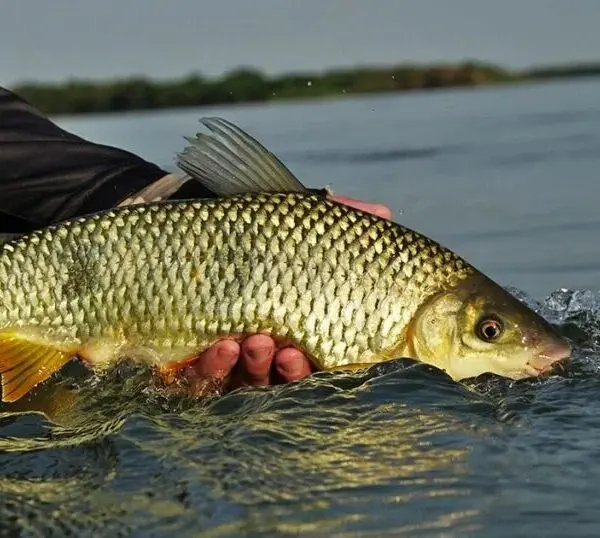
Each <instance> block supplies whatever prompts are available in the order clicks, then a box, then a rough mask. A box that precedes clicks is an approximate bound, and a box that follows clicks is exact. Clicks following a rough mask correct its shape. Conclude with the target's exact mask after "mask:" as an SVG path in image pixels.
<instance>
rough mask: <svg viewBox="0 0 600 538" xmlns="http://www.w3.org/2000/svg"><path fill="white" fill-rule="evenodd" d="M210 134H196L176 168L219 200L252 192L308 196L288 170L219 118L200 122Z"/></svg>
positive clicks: (179, 158) (258, 145)
mask: <svg viewBox="0 0 600 538" xmlns="http://www.w3.org/2000/svg"><path fill="white" fill-rule="evenodd" d="M200 122H201V123H202V124H203V125H204V126H205V127H207V128H208V129H209V130H210V131H211V133H212V134H207V133H198V134H197V135H196V136H195V138H191V137H189V138H188V137H186V140H187V141H188V142H190V144H191V145H190V146H187V147H186V148H185V149H184V150H183V152H182V153H180V154H178V156H177V157H178V158H177V165H178V166H179V168H181V169H182V170H183V171H184V172H185V173H187V174H189V175H190V176H191V177H192V178H194V179H195V180H197V181H199V182H200V183H202V185H204V186H205V187H206V188H208V189H210V190H211V191H212V192H214V193H215V194H217V195H218V196H227V195H232V194H244V193H251V192H309V190H308V189H307V188H306V187H305V186H304V185H303V184H302V183H301V182H300V181H299V180H298V179H297V178H296V177H295V176H294V174H292V172H290V171H289V170H288V168H287V167H286V166H285V165H284V164H283V163H282V162H281V161H280V160H279V159H278V158H277V157H275V155H273V154H272V153H271V152H270V151H268V150H267V149H266V148H265V147H264V146H262V144H260V143H259V142H258V141H257V140H255V139H254V138H252V137H251V136H250V135H249V134H248V133H246V132H244V131H243V130H242V129H240V128H239V127H237V126H236V125H234V124H233V123H230V122H228V121H226V120H224V119H221V118H202V119H201V120H200Z"/></svg>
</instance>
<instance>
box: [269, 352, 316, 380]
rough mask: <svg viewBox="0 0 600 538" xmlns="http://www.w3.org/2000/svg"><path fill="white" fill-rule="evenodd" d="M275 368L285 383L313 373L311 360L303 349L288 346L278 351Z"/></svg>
mask: <svg viewBox="0 0 600 538" xmlns="http://www.w3.org/2000/svg"><path fill="white" fill-rule="evenodd" d="M275 369H276V371H277V373H278V374H279V376H280V378H281V379H282V380H283V381H284V382H285V383H290V382H292V381H298V379H302V378H303V377H306V376H307V375H310V374H311V367H310V361H309V360H308V359H307V358H306V357H305V356H304V353H302V351H300V350H299V349H295V348H293V347H286V348H284V349H282V350H280V351H278V352H277V354H276V355H275Z"/></svg>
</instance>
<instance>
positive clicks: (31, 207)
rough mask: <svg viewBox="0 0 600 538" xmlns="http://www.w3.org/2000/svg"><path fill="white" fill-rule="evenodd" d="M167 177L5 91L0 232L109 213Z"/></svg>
mask: <svg viewBox="0 0 600 538" xmlns="http://www.w3.org/2000/svg"><path fill="white" fill-rule="evenodd" d="M165 174H167V172H166V171H164V170H162V169H161V168H159V167H158V166H156V165H154V164H152V163H149V162H147V161H145V160H144V159H142V158H140V157H138V156H136V155H134V154H132V153H129V152H127V151H124V150H121V149H118V148H114V147H111V146H105V145H101V144H95V143H92V142H89V141H87V140H84V139H82V138H80V137H78V136H76V135H74V134H72V133H69V132H67V131H65V130H63V129H61V128H60V127H58V126H57V125H56V124H54V123H53V122H51V121H50V120H49V119H47V118H46V117H44V116H43V115H42V114H41V113H40V112H39V111H38V110H36V109H35V108H34V107H32V106H31V105H30V104H29V103H27V102H26V101H24V100H23V99H21V98H20V97H18V96H16V95H15V94H14V93H12V92H10V91H8V90H6V89H4V88H1V87H0V193H1V194H0V232H25V231H28V230H30V229H33V228H39V227H42V226H45V225H48V224H50V223H52V222H57V221H60V220H63V219H66V218H69V217H72V216H75V215H82V214H85V213H91V212H95V211H100V210H102V209H107V208H109V207H112V206H115V205H117V204H118V203H119V202H120V201H122V200H124V199H126V198H127V197H128V196H131V195H132V194H134V193H136V192H137V191H139V190H141V189H143V188H144V187H146V186H148V185H149V184H150V183H152V182H154V181H156V180H158V179H160V178H161V177H163V176H164V175H165ZM188 183H195V182H188ZM183 188H184V191H185V192H182V193H181V194H183V195H186V196H187V195H188V194H189V193H192V196H194V195H199V193H198V192H196V191H197V190H198V189H200V190H201V191H202V192H201V193H200V194H202V195H204V196H207V195H210V193H207V191H205V190H204V189H203V188H201V187H200V186H199V184H196V185H187V184H186V185H184V187H183ZM173 197H174V198H180V197H182V196H181V195H180V193H179V192H177V193H176V194H175V195H174V196H173Z"/></svg>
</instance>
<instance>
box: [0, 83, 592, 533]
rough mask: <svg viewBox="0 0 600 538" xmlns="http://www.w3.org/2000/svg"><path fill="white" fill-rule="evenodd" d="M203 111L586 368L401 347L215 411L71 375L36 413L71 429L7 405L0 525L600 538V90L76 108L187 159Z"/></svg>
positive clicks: (132, 382)
mask: <svg viewBox="0 0 600 538" xmlns="http://www.w3.org/2000/svg"><path fill="white" fill-rule="evenodd" d="M207 115H208V116H212V115H219V116H223V117H225V118H227V119H229V120H231V121H234V122H236V123H238V124H239V125H240V126H242V127H243V128H244V129H246V130H248V131H249V132H250V133H252V134H253V135H255V136H256V137H257V138H259V139H260V140H261V141H262V142H263V143H264V144H265V145H266V146H267V147H269V148H270V149H271V150H272V151H274V152H275V153H276V154H278V155H279V156H280V158H281V159H282V160H283V161H284V162H285V163H286V164H288V165H289V166H290V168H291V169H292V170H294V172H296V174H297V175H298V176H299V177H300V178H301V179H302V180H303V181H304V182H306V183H309V184H311V185H313V186H324V185H329V186H331V188H333V190H334V191H336V192H339V193H343V194H347V195H350V196H354V197H359V198H363V199H365V200H370V201H377V202H384V203H386V204H387V205H389V206H390V207H391V208H392V209H393V211H394V214H395V218H396V220H399V221H400V222H402V223H403V224H405V225H408V226H410V227H413V228H415V229H417V230H419V231H421V232H423V233H425V234H427V235H429V236H431V237H432V238H434V239H436V240H437V241H439V242H441V243H443V244H445V245H446V246H449V247H451V248H453V249H454V250H455V251H457V252H458V253H459V254H461V255H462V256H463V257H465V258H467V259H468V260H469V261H470V262H471V263H473V264H474V265H475V266H477V267H478V268H480V269H481V270H483V271H484V272H485V273H487V274H488V275H489V276H491V277H492V278H494V279H495V280H497V281H498V282H499V283H501V284H502V285H504V286H507V287H509V288H511V289H512V290H513V291H514V292H515V293H516V294H518V295H519V297H521V299H522V300H524V301H525V302H527V303H529V304H531V305H533V306H534V307H535V308H538V309H540V311H541V312H542V313H543V314H544V315H545V316H546V317H548V318H549V319H550V320H551V321H552V322H553V323H556V324H557V325H558V326H559V328H560V330H561V332H563V333H564V334H565V335H567V336H569V337H570V338H571V339H572V342H573V344H574V348H575V356H574V361H573V366H572V368H571V370H570V372H569V374H568V375H567V376H565V377H551V378H549V379H545V380H542V381H537V380H536V381H525V382H519V383H510V382H508V381H506V380H501V379H494V378H492V377H489V378H484V379H480V380H477V381H476V382H473V383H470V384H459V383H454V382H452V381H450V380H449V379H448V378H447V377H445V376H444V375H443V374H442V373H440V372H437V371H435V370H433V369H431V368H428V367H424V366H423V365H415V364H412V363H410V362H409V361H401V360H399V361H392V362H391V363H389V364H386V365H380V366H376V367H373V368H372V369H371V370H370V371H368V372H367V373H362V374H358V375H338V376H332V375H326V374H318V375H316V376H313V377H312V378H309V379H306V380H304V381H302V382H300V383H295V384H292V385H288V386H278V387H271V388H263V389H244V390H240V391H236V392H234V393H231V394H229V395H227V396H224V397H221V398H216V399H211V400H207V401H201V402H198V401H192V400H188V399H184V398H181V397H180V398H175V397H173V396H167V395H165V394H162V393H160V392H158V391H156V390H153V389H151V388H149V387H148V378H147V373H146V372H143V371H140V370H136V369H133V368H131V367H130V366H127V365H122V366H121V367H119V368H117V369H115V371H113V372H111V373H110V375H109V376H108V378H106V379H96V378H94V377H92V376H88V377H87V378H85V379H83V380H81V381H78V388H77V390H76V391H75V392H72V391H71V389H70V388H68V387H70V379H71V378H70V377H69V373H70V368H69V367H67V369H66V370H65V372H64V373H63V374H62V375H59V376H58V378H57V379H56V380H55V381H54V382H51V383H48V384H47V385H46V386H44V387H42V388H41V389H40V390H39V391H38V393H37V394H36V395H34V397H33V398H32V401H31V402H28V403H27V405H28V406H29V407H28V408H29V409H33V408H35V409H40V410H44V411H45V412H46V413H47V414H48V415H49V416H50V417H52V419H49V418H47V417H46V416H44V415H41V414H36V413H31V412H28V413H25V412H24V413H21V414H15V413H14V411H15V408H10V409H9V408H5V409H4V411H5V412H4V413H2V414H0V433H1V437H0V462H1V464H2V465H1V467H0V518H1V521H2V523H1V524H0V528H1V529H2V530H6V531H7V533H10V532H12V533H15V532H17V531H19V530H20V531H21V533H22V535H23V536H49V535H55V536H69V535H72V536H140V537H142V536H143V537H148V536H165V537H166V536H200V535H201V536H215V537H216V536H219V537H221V536H223V537H224V536H232V537H233V536H315V537H316V536H344V537H356V536H466V535H475V536H486V537H487V536H498V537H504V536H532V535H534V533H535V534H536V535H539V536H544V537H554V536H555V537H562V536H566V535H570V536H597V535H598V534H600V516H598V513H600V496H599V495H598V484H600V466H599V465H598V464H597V462H598V461H599V460H600V371H599V366H600V293H599V292H598V289H599V283H600V248H599V246H598V242H597V239H596V238H597V236H598V234H599V233H600V215H599V211H598V206H599V205H600V204H599V200H600V184H599V183H598V181H597V176H598V169H599V168H600V80H598V79H595V80H594V79H591V80H580V81H577V82H561V83H549V84H543V85H524V86H512V87H508V88H489V89H475V90H456V91H436V92H431V93H414V94H402V95H387V96H368V97H360V98H349V99H343V100H325V101H320V102H315V101H312V102H296V103H275V104H268V105H254V106H241V107H231V108H222V107H218V108H217V107H215V108H205V109H194V110H189V109H188V110H178V111H166V112H157V113H151V114H149V113H136V114H127V115H106V116H90V117H77V118H57V121H58V122H59V123H60V124H61V125H62V126H64V127H66V128H68V129H71V130H73V131H75V132H76V133H78V134H80V135H82V136H85V137H87V138H90V139H93V140H95V141H98V142H104V143H108V144H112V145H117V146H121V147H124V148H126V149H129V150H132V151H134V152H137V153H138V154H140V155H142V156H143V157H146V158H148V159H150V160H153V161H154V162H157V163H158V164H161V165H163V166H164V167H167V168H173V156H174V154H175V152H177V151H179V150H181V149H182V147H183V144H184V143H185V141H184V140H183V138H182V137H183V136H184V135H190V134H193V133H194V132H195V131H196V130H197V129H198V127H199V124H198V118H199V117H200V116H207ZM73 368H75V369H76V367H75V366H73ZM78 373H81V372H78ZM36 406H37V407H36ZM13 535H14V534H13Z"/></svg>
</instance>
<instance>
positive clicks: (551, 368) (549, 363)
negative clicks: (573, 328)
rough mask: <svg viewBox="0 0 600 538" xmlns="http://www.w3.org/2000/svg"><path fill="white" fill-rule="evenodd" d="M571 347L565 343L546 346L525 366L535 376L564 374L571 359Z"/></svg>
mask: <svg viewBox="0 0 600 538" xmlns="http://www.w3.org/2000/svg"><path fill="white" fill-rule="evenodd" d="M572 351H573V350H572V349H571V346H570V345H569V344H568V343H567V342H566V341H560V342H554V343H552V344H550V345H548V346H546V347H545V348H544V349H542V351H541V352H540V353H539V354H538V355H537V356H536V357H533V358H532V359H531V360H530V361H529V362H528V363H527V366H528V367H529V368H530V369H531V370H532V373H534V372H535V375H538V376H539V375H548V374H550V373H553V372H554V373H565V372H566V370H567V366H568V363H569V359H570V358H571V353H572Z"/></svg>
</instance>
